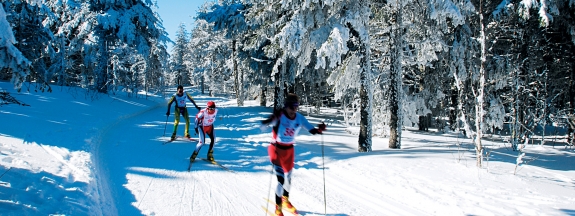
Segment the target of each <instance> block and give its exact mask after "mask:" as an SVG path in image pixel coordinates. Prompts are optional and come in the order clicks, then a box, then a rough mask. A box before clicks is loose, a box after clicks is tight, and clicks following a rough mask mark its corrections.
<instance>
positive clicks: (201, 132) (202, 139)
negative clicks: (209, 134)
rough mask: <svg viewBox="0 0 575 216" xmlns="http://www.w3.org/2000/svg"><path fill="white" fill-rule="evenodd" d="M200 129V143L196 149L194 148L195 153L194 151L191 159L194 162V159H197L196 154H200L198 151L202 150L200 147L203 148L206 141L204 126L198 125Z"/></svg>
mask: <svg viewBox="0 0 575 216" xmlns="http://www.w3.org/2000/svg"><path fill="white" fill-rule="evenodd" d="M198 129H199V131H198V133H199V135H198V136H199V137H200V139H199V140H198V143H197V144H196V149H194V153H192V156H191V157H190V161H191V162H194V160H196V156H198V153H199V152H200V149H202V146H203V145H204V142H205V139H206V138H205V135H204V130H203V127H198Z"/></svg>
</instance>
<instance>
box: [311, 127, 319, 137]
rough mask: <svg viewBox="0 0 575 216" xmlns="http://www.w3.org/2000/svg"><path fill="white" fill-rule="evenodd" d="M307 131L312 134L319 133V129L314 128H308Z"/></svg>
mask: <svg viewBox="0 0 575 216" xmlns="http://www.w3.org/2000/svg"><path fill="white" fill-rule="evenodd" d="M309 133H310V134H313V135H316V134H321V130H319V129H317V128H314V129H311V130H309Z"/></svg>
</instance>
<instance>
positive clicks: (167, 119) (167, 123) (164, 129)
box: [164, 116, 170, 136]
mask: <svg viewBox="0 0 575 216" xmlns="http://www.w3.org/2000/svg"><path fill="white" fill-rule="evenodd" d="M168 117H170V116H166V125H164V136H166V127H168Z"/></svg>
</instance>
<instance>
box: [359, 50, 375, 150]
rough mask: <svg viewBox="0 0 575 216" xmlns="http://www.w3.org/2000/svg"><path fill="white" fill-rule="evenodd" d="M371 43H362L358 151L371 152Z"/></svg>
mask: <svg viewBox="0 0 575 216" xmlns="http://www.w3.org/2000/svg"><path fill="white" fill-rule="evenodd" d="M368 47H369V45H368V44H367V42H365V41H364V43H363V44H361V51H360V52H361V53H360V55H361V58H362V59H361V65H360V66H361V67H362V69H360V73H361V74H360V80H361V87H360V90H359V97H360V100H361V104H360V117H361V119H360V127H359V137H358V149H357V150H358V152H371V146H372V139H371V137H372V134H373V132H372V125H371V117H372V107H371V104H372V100H373V95H372V92H373V89H372V87H371V79H370V77H371V67H370V63H369V59H370V56H369V48H368Z"/></svg>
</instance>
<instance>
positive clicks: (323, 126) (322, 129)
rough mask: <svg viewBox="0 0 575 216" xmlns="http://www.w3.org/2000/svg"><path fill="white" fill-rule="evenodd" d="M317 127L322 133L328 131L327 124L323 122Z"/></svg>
mask: <svg viewBox="0 0 575 216" xmlns="http://www.w3.org/2000/svg"><path fill="white" fill-rule="evenodd" d="M317 127H318V128H319V129H320V130H321V131H325V130H326V129H325V127H326V126H325V123H323V122H322V123H321V124H318V125H317Z"/></svg>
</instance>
